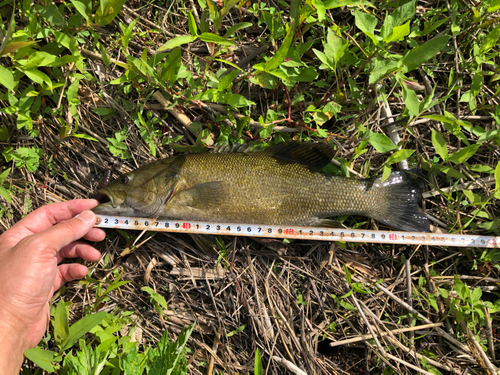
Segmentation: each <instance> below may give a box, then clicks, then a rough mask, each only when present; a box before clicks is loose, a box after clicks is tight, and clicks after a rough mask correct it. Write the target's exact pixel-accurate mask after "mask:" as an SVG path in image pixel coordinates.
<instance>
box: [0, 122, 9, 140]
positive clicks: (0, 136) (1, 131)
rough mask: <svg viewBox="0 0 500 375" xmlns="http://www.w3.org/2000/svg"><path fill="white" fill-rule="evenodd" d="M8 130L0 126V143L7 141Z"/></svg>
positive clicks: (4, 126)
mask: <svg viewBox="0 0 500 375" xmlns="http://www.w3.org/2000/svg"><path fill="white" fill-rule="evenodd" d="M9 136H10V134H9V129H8V128H7V126H6V125H2V126H0V141H6V140H7V139H9Z"/></svg>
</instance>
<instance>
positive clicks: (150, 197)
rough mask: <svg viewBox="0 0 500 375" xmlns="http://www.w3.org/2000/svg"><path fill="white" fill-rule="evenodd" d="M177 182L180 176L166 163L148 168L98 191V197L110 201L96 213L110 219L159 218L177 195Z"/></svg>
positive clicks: (147, 166) (125, 176) (119, 179)
mask: <svg viewBox="0 0 500 375" xmlns="http://www.w3.org/2000/svg"><path fill="white" fill-rule="evenodd" d="M165 160H167V159H165ZM163 161H164V160H162V161H161V162H163ZM178 180H179V178H178V173H177V172H176V171H175V170H173V169H172V168H170V167H169V165H165V163H160V162H156V163H152V164H149V165H146V166H144V167H141V168H139V169H136V170H134V171H132V172H128V173H125V174H123V175H121V176H120V177H118V178H117V179H116V180H115V181H113V182H111V183H109V184H108V185H107V186H105V187H103V188H102V189H99V194H101V195H106V196H107V197H108V198H109V200H110V201H109V202H107V203H102V204H100V205H98V206H97V207H95V208H94V209H93V211H94V212H95V213H96V214H101V215H111V216H138V217H158V216H160V213H161V211H162V210H163V208H164V207H165V205H166V204H167V203H168V201H169V200H170V199H171V198H172V196H173V195H174V194H175V192H176V187H177V185H178Z"/></svg>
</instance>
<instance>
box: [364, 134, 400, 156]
mask: <svg viewBox="0 0 500 375" xmlns="http://www.w3.org/2000/svg"><path fill="white" fill-rule="evenodd" d="M365 140H366V141H368V143H369V144H371V145H372V146H373V148H374V149H375V150H377V152H380V153H384V152H389V151H393V150H396V149H397V148H398V146H396V145H395V144H394V142H392V141H391V139H390V138H389V137H388V136H386V135H385V134H382V133H376V132H372V131H371V130H367V132H366V138H365Z"/></svg>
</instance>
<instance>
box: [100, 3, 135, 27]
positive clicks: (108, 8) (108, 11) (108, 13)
mask: <svg viewBox="0 0 500 375" xmlns="http://www.w3.org/2000/svg"><path fill="white" fill-rule="evenodd" d="M126 2H127V0H108V1H107V4H106V5H105V6H104V9H103V6H102V5H103V1H101V6H99V8H98V9H97V12H96V14H95V22H96V23H97V24H98V25H101V26H104V25H107V24H108V23H110V22H111V21H113V19H114V18H115V17H116V16H117V15H118V13H119V12H120V10H122V7H123V4H125V3H126Z"/></svg>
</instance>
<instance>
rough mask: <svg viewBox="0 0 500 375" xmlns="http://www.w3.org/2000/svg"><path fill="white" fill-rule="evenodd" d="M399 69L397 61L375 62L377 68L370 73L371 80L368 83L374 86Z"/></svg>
mask: <svg viewBox="0 0 500 375" xmlns="http://www.w3.org/2000/svg"><path fill="white" fill-rule="evenodd" d="M397 67H398V63H397V62H396V61H387V60H378V59H376V60H375V66H374V68H373V70H372V71H371V73H370V78H369V79H368V83H369V84H370V85H373V84H375V83H377V82H378V81H379V80H380V79H382V78H384V77H385V76H387V75H388V74H389V73H391V72H393V71H395V70H396V69H397Z"/></svg>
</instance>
